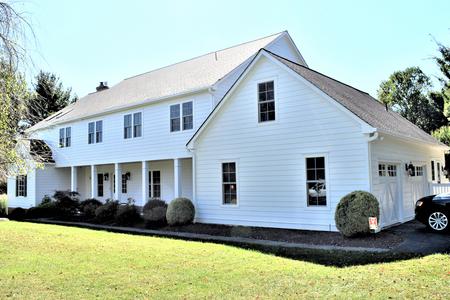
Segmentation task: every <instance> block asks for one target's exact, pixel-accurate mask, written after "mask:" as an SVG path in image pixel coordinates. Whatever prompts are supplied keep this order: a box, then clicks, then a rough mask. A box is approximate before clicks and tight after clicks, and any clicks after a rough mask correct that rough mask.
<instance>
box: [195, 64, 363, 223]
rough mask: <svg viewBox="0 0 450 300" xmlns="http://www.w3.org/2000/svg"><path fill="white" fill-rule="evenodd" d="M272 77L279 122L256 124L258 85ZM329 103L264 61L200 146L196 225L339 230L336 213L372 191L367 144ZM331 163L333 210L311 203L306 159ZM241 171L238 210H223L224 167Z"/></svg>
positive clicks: (352, 123)
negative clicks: (318, 157) (359, 193)
mask: <svg viewBox="0 0 450 300" xmlns="http://www.w3.org/2000/svg"><path fill="white" fill-rule="evenodd" d="M270 78H275V80H276V83H275V85H276V87H275V89H276V101H277V102H276V110H277V121H275V122H274V123H271V124H269V123H267V124H258V122H257V120H258V116H257V98H256V84H257V81H258V80H261V79H270ZM328 101H329V100H328V99H325V98H324V97H323V95H319V94H317V93H316V92H315V91H313V90H312V89H311V88H310V87H309V86H307V85H305V84H304V83H302V82H301V81H300V80H298V79H297V78H296V77H294V76H292V75H291V74H290V73H287V72H286V71H285V70H283V69H281V68H280V67H279V66H277V65H275V64H274V63H273V62H270V61H269V60H267V59H266V58H262V59H261V60H260V61H259V62H258V63H257V64H256V65H255V66H254V68H253V69H252V70H251V72H249V73H248V75H247V77H246V78H245V80H243V81H242V82H241V84H240V86H239V87H238V88H237V89H236V91H235V92H234V93H233V95H232V96H231V98H229V99H228V100H227V103H226V104H225V105H224V106H223V107H222V110H221V112H220V113H219V114H217V115H216V117H215V119H214V120H213V121H212V122H211V123H210V124H209V126H208V128H207V129H206V130H205V131H204V132H203V134H202V135H201V136H200V138H199V140H198V141H197V144H196V145H195V148H196V151H197V164H196V174H197V178H196V180H197V182H196V187H197V191H196V205H197V221H199V222H207V223H223V224H238V225H253V226H267V227H285V228H299V229H317V230H336V228H335V225H334V210H335V206H336V204H337V203H338V201H339V200H340V198H341V197H342V196H343V195H345V194H347V193H348V192H351V191H353V190H369V176H368V175H369V167H368V145H367V141H366V139H365V138H364V136H363V134H362V133H361V127H360V124H359V123H357V122H356V121H355V120H354V119H352V118H350V117H348V115H347V114H345V113H343V112H342V111H340V110H338V109H336V108H335V107H334V106H333V105H330V103H329V102H328ZM315 153H319V154H321V153H324V154H326V156H327V159H328V169H327V172H328V178H327V190H328V206H327V207H308V206H307V203H306V183H305V180H306V178H305V177H306V176H305V156H306V155H310V154H315ZM228 160H229V161H236V162H237V165H238V174H237V177H238V198H239V200H238V201H239V204H238V206H236V207H232V206H223V205H221V204H222V195H221V163H222V162H223V161H228Z"/></svg>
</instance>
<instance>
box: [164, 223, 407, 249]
mask: <svg viewBox="0 0 450 300" xmlns="http://www.w3.org/2000/svg"><path fill="white" fill-rule="evenodd" d="M158 229H159V230H163V231H173V232H190V233H200V234H209V235H216V236H227V237H244V238H252V239H258V240H272V241H280V242H289V243H303V244H310V245H331V246H342V247H365V248H385V249H392V248H394V247H396V246H398V245H399V244H400V243H402V242H403V239H402V237H401V236H399V235H396V234H394V233H392V232H388V231H381V232H379V233H377V234H371V235H369V236H363V237H355V238H345V237H343V236H342V235H341V234H340V233H338V232H327V231H310V230H292V229H277V228H261V227H244V226H227V225H213V224H201V223H196V224H191V225H185V226H166V227H162V228H158Z"/></svg>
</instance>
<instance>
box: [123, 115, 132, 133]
mask: <svg viewBox="0 0 450 300" xmlns="http://www.w3.org/2000/svg"><path fill="white" fill-rule="evenodd" d="M131 131H132V129H131V115H125V116H123V138H124V139H130V138H131Z"/></svg>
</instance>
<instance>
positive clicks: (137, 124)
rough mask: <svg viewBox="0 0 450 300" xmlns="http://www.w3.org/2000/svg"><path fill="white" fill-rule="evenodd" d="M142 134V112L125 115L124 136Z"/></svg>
mask: <svg viewBox="0 0 450 300" xmlns="http://www.w3.org/2000/svg"><path fill="white" fill-rule="evenodd" d="M141 136H142V113H141V112H137V113H134V114H128V115H125V116H123V138H124V139H131V138H132V137H134V138H137V137H141Z"/></svg>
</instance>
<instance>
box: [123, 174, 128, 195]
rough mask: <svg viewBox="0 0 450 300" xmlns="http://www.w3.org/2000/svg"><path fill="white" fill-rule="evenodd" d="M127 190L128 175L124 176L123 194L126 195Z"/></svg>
mask: <svg viewBox="0 0 450 300" xmlns="http://www.w3.org/2000/svg"><path fill="white" fill-rule="evenodd" d="M127 190H128V186H127V174H122V194H126V193H127Z"/></svg>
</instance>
